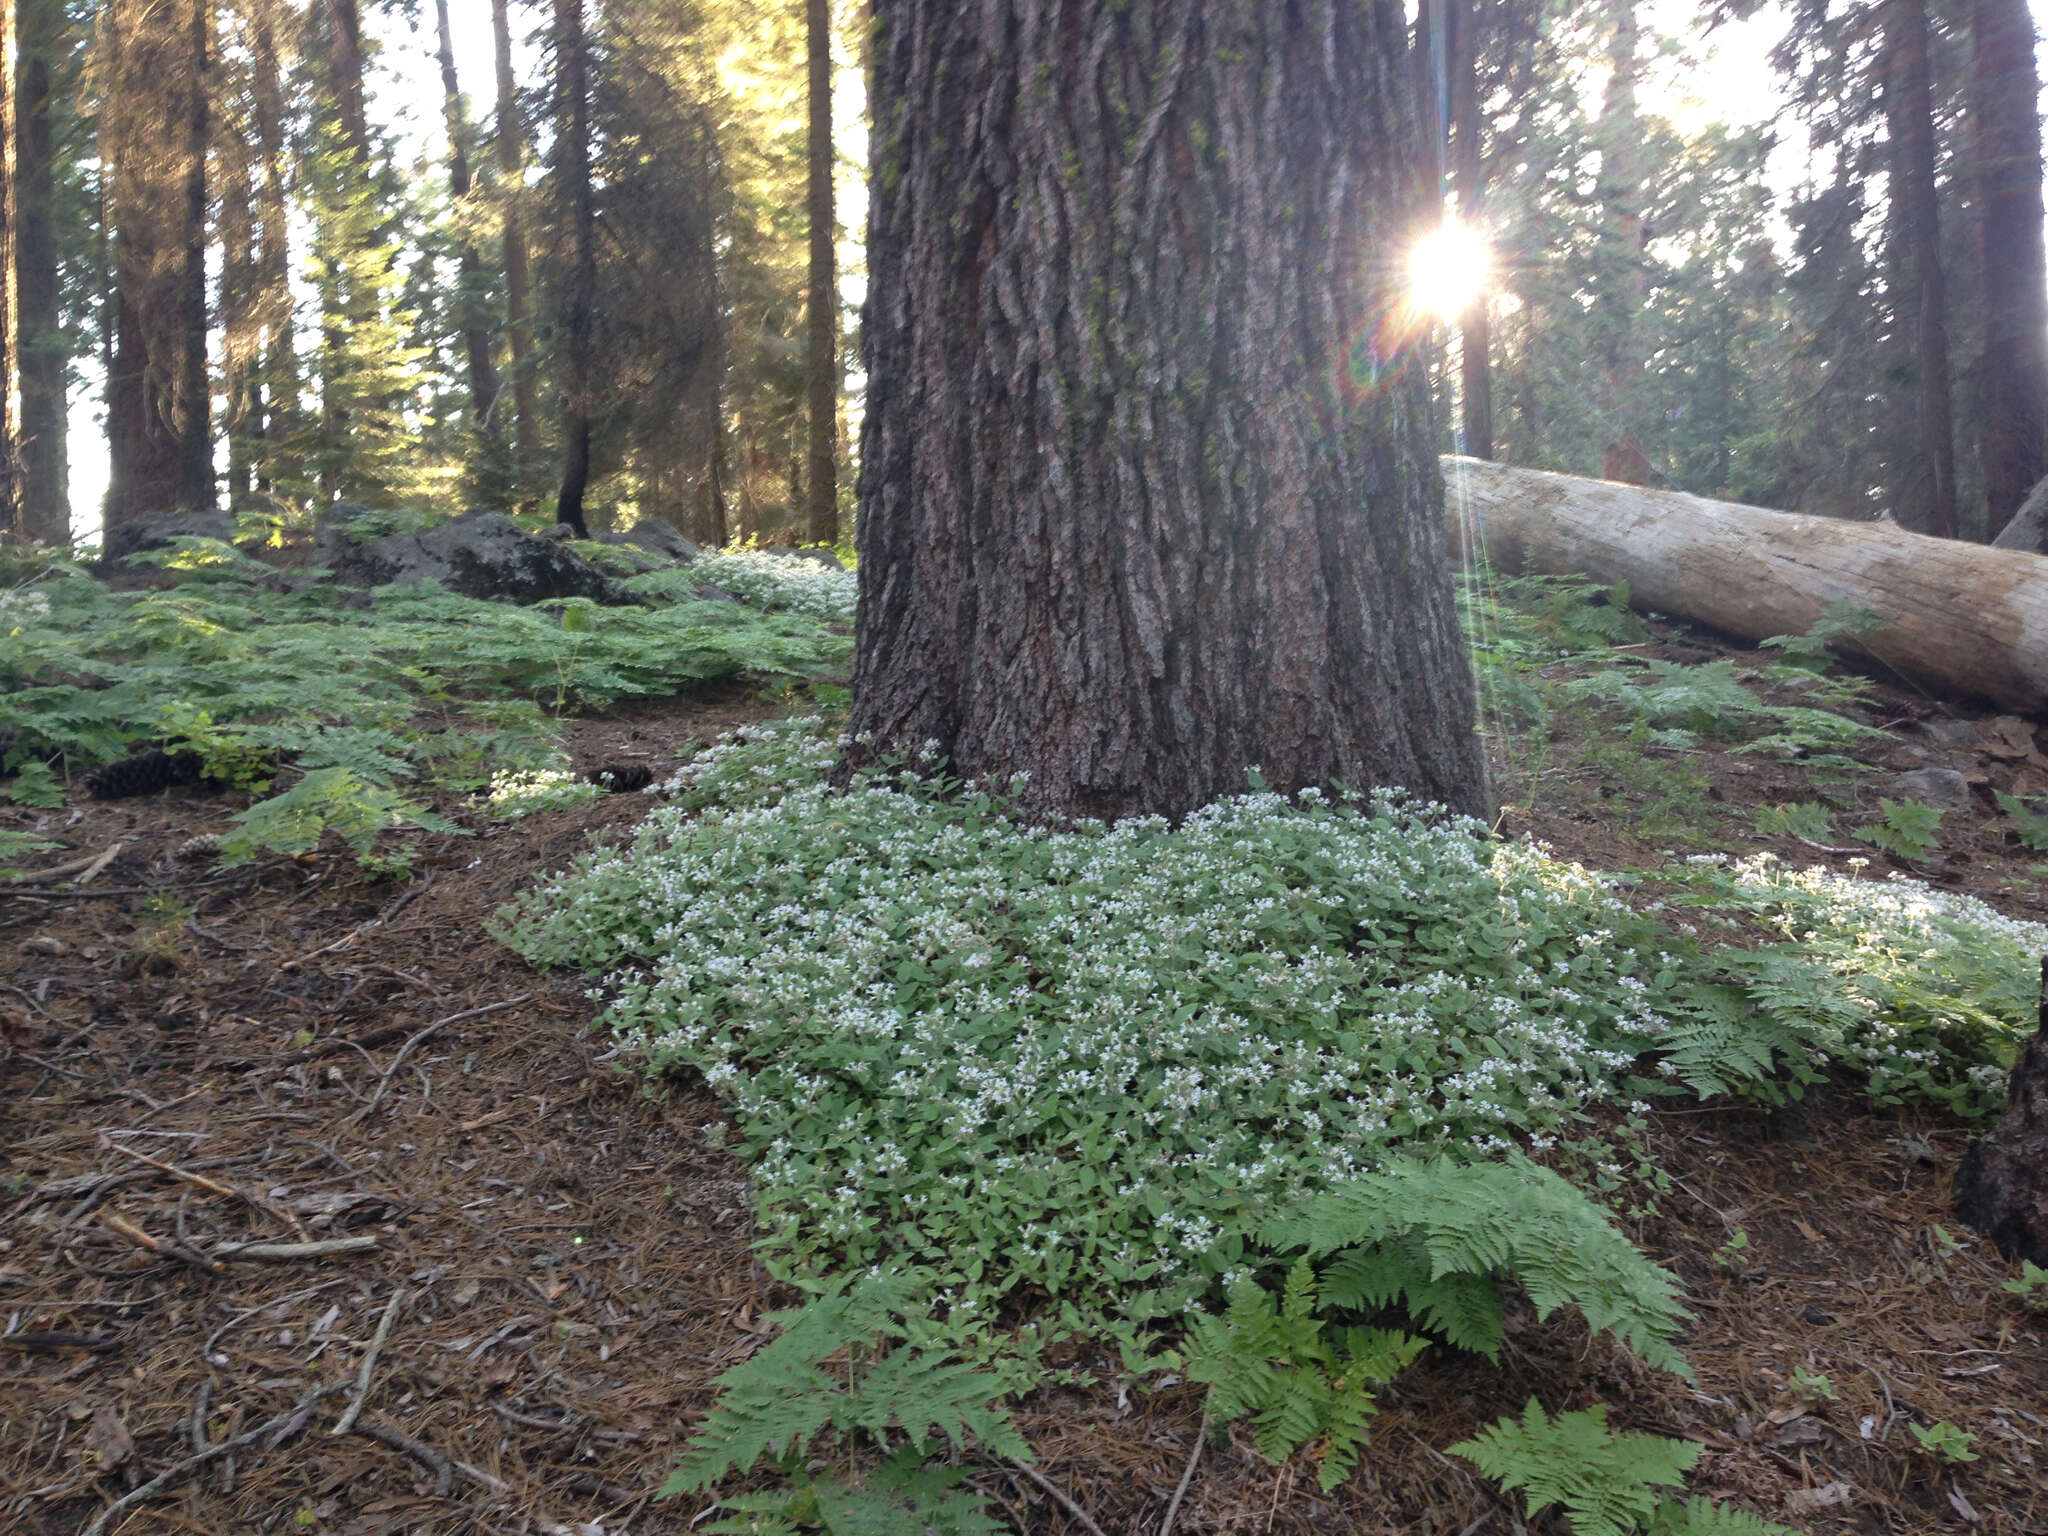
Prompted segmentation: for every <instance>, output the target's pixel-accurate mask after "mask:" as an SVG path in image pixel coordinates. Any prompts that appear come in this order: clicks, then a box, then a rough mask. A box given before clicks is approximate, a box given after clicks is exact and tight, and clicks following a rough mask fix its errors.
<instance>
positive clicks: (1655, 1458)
mask: <svg viewBox="0 0 2048 1536" xmlns="http://www.w3.org/2000/svg"><path fill="white" fill-rule="evenodd" d="M1450 1454H1452V1455H1453V1456H1462V1457H1464V1458H1465V1459H1466V1460H1467V1461H1469V1462H1471V1463H1472V1464H1473V1465H1474V1466H1476V1467H1478V1468H1479V1470H1480V1471H1481V1472H1484V1473H1485V1474H1486V1475H1487V1476H1488V1477H1490V1478H1492V1479H1493V1480H1494V1481H1495V1482H1496V1483H1499V1484H1500V1485H1501V1487H1503V1488H1508V1489H1519V1490H1520V1491H1521V1493H1522V1496H1523V1497H1524V1499H1526V1500H1527V1501H1528V1506H1529V1514H1530V1516H1531V1517H1532V1518H1533V1517H1534V1516H1536V1515H1538V1514H1540V1513H1542V1511H1544V1510H1545V1509H1547V1508H1549V1507H1550V1506H1551V1505H1552V1504H1556V1505H1559V1506H1561V1507H1562V1508H1563V1510H1564V1513H1565V1518H1566V1520H1567V1521H1568V1522H1569V1523H1570V1525H1571V1528H1572V1530H1573V1532H1574V1533H1575V1536H1631V1533H1633V1532H1635V1531H1637V1530H1638V1529H1640V1528H1641V1527H1642V1526H1643V1525H1644V1524H1646V1523H1647V1522H1649V1521H1650V1520H1651V1519H1652V1518H1653V1517H1654V1516H1655V1514H1656V1513H1657V1508H1658V1505H1659V1504H1660V1503H1661V1502H1662V1495H1661V1494H1660V1493H1659V1491H1658V1490H1659V1489H1662V1488H1677V1487H1683V1486H1684V1484H1685V1474H1686V1473H1688V1472H1690V1471H1691V1470H1692V1468H1693V1463H1695V1462H1696V1461H1698V1460H1699V1456H1700V1448H1699V1447H1698V1446H1697V1445H1695V1444H1693V1443H1692V1442H1691V1441H1689V1440H1668V1439H1666V1438H1664V1437H1663V1436H1661V1435H1646V1434H1638V1433H1634V1432H1623V1431H1616V1430H1611V1429H1609V1428H1608V1427H1607V1410H1606V1409H1605V1408H1604V1407H1594V1408H1588V1409H1583V1410H1581V1411H1579V1412H1577V1413H1564V1414H1559V1415H1558V1416H1557V1417H1556V1418H1554V1419H1553V1418H1552V1417H1550V1415H1549V1414H1547V1413H1545V1412H1544V1411H1543V1408H1542V1406H1541V1405H1540V1404H1539V1403H1538V1402H1537V1401H1536V1400H1535V1399H1534V1398H1533V1397H1532V1398H1530V1399H1529V1405H1528V1407H1527V1408H1526V1409H1524V1410H1523V1413H1522V1417H1521V1419H1520V1420H1515V1419H1512V1418H1508V1419H1502V1420H1501V1421H1500V1422H1499V1423H1498V1424H1495V1425H1493V1426H1491V1427H1490V1428H1488V1429H1485V1430H1482V1431H1481V1432H1480V1433H1479V1434H1477V1435H1475V1436H1474V1437H1473V1438H1472V1439H1470V1440H1461V1441H1459V1442H1458V1443H1457V1444H1456V1445H1454V1446H1452V1447H1450Z"/></svg>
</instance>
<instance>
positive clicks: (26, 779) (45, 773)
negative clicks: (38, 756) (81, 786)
mask: <svg viewBox="0 0 2048 1536" xmlns="http://www.w3.org/2000/svg"><path fill="white" fill-rule="evenodd" d="M0 797H5V798H6V799H8V800H11V801H13V802H14V803H15V804H16V805H33V806H39V807H41V808H42V809H44V810H50V809H53V808H55V807H57V806H60V805H62V804H63V803H64V785H63V783H62V782H61V781H60V780H59V779H58V778H57V775H56V774H55V773H54V772H52V771H51V768H50V765H49V764H48V763H43V762H38V761H36V760H35V759H34V758H30V759H28V760H27V761H26V762H22V763H19V764H17V765H16V766H15V769H14V777H13V778H11V779H8V780H7V781H6V782H4V783H0Z"/></svg>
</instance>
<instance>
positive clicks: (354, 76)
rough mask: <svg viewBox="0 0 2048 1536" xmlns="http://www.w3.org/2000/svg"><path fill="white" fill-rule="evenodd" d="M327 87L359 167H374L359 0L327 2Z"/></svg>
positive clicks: (343, 135) (344, 136)
mask: <svg viewBox="0 0 2048 1536" xmlns="http://www.w3.org/2000/svg"><path fill="white" fill-rule="evenodd" d="M327 19H328V29H327V88H328V89H329V90H330V91H332V92H333V93H334V107H335V111H336V112H338V113H339V114H340V116H341V133H342V137H343V139H345V140H346V141H347V143H348V147H349V150H350V152H351V153H352V154H353V155H354V156H355V159H356V164H358V165H360V166H361V167H363V169H364V172H365V173H366V174H367V172H368V170H369V166H370V119H369V114H368V113H367V111H366V110H365V108H364V104H363V16H362V10H361V8H360V6H359V5H358V3H357V0H327Z"/></svg>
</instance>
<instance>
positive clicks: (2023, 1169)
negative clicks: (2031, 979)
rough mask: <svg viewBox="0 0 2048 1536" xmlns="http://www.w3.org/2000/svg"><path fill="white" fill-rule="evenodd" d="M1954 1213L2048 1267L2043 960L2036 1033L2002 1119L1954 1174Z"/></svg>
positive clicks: (2047, 983) (2046, 978)
mask: <svg viewBox="0 0 2048 1536" xmlns="http://www.w3.org/2000/svg"><path fill="white" fill-rule="evenodd" d="M1955 1193H1956V1212H1957V1214H1958V1215H1960V1216H1961V1217H1962V1219H1963V1221H1964V1222H1965V1223H1966V1224H1967V1225H1968V1226H1970V1227H1972V1228H1974V1229H1975V1230H1976V1231H1979V1232H1982V1233H1983V1234H1984V1235H1985V1236H1986V1237H1989V1238H1990V1239H1991V1240H1992V1241H1993V1242H1994V1243H1996V1244H1997V1245H1998V1251H1999V1252H2000V1253H2003V1254H2004V1255H2005V1256H2006V1257H2007V1258H2012V1259H2025V1260H2027V1261H2028V1262H2029V1263H2033V1264H2040V1265H2043V1266H2048V960H2043V961H2042V962H2041V1027H2040V1028H2039V1030H2037V1031H2036V1032H2035V1035H2034V1038H2033V1039H2032V1040H2030V1041H2029V1042H2028V1043H2027V1048H2026V1049H2025V1050H2024V1051H2022V1052H2021V1053H2020V1059H2019V1060H2018V1061H2017V1062H2016V1063H2014V1065H2013V1071H2012V1086H2011V1088H2010V1089H2009V1090H2008V1092H2007V1096H2006V1107H2005V1115H2004V1117H2003V1118H2001V1119H2000V1120H1999V1122H1998V1126H1997V1129H1995V1130H1993V1131H1992V1133H1991V1134H1990V1135H1989V1136H1986V1137H1984V1138H1983V1139H1982V1140H1980V1141H1977V1142H1975V1143H1973V1144H1972V1145H1971V1147H1970V1150H1969V1151H1968V1152H1967V1153H1966V1154H1965V1155H1964V1157H1963V1161H1962V1165H1961V1166H1960V1167H1958V1168H1957V1169H1956V1185H1955Z"/></svg>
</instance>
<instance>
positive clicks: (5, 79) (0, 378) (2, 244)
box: [0, 0, 28, 538]
mask: <svg viewBox="0 0 2048 1536" xmlns="http://www.w3.org/2000/svg"><path fill="white" fill-rule="evenodd" d="M14 20H15V19H14V0H0V58H6V57H11V56H12V53H13V44H14ZM14 116H15V76H14V72H13V71H11V70H6V69H4V67H0V148H4V149H5V151H6V153H4V154H0V533H6V534H9V535H13V536H19V537H24V538H25V537H27V536H28V529H27V527H26V525H25V523H24V522H23V520H22V516H21V486H20V473H19V464H20V454H19V450H18V447H17V440H16V426H15V420H14V378H15V370H16V367H17V366H18V361H19V350H18V349H19V346H20V337H19V332H18V328H17V326H16V323H15V314H14V305H13V302H12V300H13V298H14V284H13V283H12V282H11V281H6V280H4V274H5V273H6V272H7V271H8V270H9V269H10V268H11V267H12V266H13V263H14V226H15V222H16V220H17V219H18V218H19V214H18V213H17V211H16V206H15V205H16V201H17V193H16V189H15V181H14V155H13V153H12V151H13V141H14Z"/></svg>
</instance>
